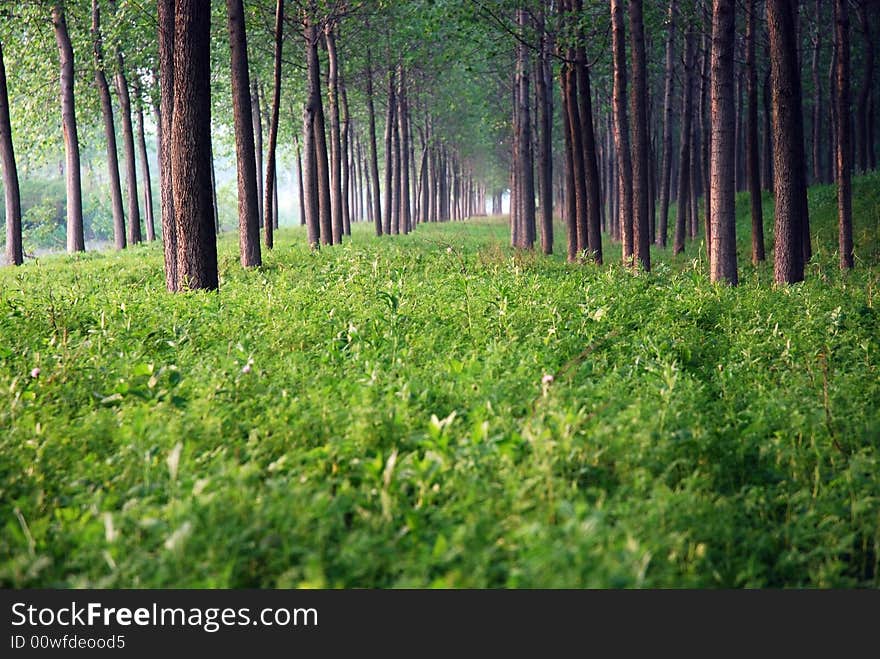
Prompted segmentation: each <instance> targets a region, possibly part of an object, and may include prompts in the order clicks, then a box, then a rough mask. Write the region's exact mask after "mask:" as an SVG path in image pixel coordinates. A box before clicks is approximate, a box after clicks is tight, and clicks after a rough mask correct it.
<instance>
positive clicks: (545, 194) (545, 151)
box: [481, 7, 553, 254]
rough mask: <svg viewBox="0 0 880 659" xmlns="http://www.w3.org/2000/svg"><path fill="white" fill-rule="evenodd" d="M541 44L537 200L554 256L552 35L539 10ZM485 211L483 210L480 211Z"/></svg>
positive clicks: (547, 249)
mask: <svg viewBox="0 0 880 659" xmlns="http://www.w3.org/2000/svg"><path fill="white" fill-rule="evenodd" d="M537 28H538V33H539V37H540V45H539V50H538V57H537V58H536V62H535V93H536V94H537V106H538V107H537V109H538V116H537V120H538V129H537V138H538V198H539V204H540V209H541V219H540V225H541V226H540V232H541V251H542V252H543V253H544V254H552V253H553V158H552V149H553V98H552V88H553V80H552V78H551V75H552V74H551V69H550V35H549V34H548V33H547V31H546V29H545V24H544V9H543V7H541V8H540V9H539V11H538V25H537ZM481 212H482V209H481Z"/></svg>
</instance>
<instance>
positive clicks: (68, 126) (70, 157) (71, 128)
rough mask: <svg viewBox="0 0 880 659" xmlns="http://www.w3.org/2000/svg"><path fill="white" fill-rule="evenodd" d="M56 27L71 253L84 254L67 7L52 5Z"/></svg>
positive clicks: (68, 236) (68, 246)
mask: <svg viewBox="0 0 880 659" xmlns="http://www.w3.org/2000/svg"><path fill="white" fill-rule="evenodd" d="M52 25H53V27H54V29H55V41H56V43H57V45H58V54H59V59H60V68H61V125H62V128H63V130H64V151H65V154H66V160H65V173H66V175H67V251H68V252H70V253H73V252H83V251H85V249H86V241H85V236H84V235H83V212H82V183H81V179H80V164H79V136H78V134H77V129H76V103H75V102H74V91H73V84H74V64H73V48H72V47H71V45H70V36H69V34H68V32H67V20H66V19H65V17H64V6H63V4H62V3H60V2H56V3H55V4H54V5H52Z"/></svg>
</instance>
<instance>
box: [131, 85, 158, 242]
mask: <svg viewBox="0 0 880 659" xmlns="http://www.w3.org/2000/svg"><path fill="white" fill-rule="evenodd" d="M133 88H134V95H135V104H134V125H135V131H136V132H137V150H138V158H140V161H141V178H143V181H144V185H143V188H144V215H145V218H144V219H145V224H146V226H147V241H148V242H153V241H154V240H156V221H155V218H154V216H153V184H152V181H150V161H149V160H148V158H147V138H146V136H145V135H144V104H143V97H142V96H141V84H140V81H139V80H138V78H137V76H135V78H134V82H133Z"/></svg>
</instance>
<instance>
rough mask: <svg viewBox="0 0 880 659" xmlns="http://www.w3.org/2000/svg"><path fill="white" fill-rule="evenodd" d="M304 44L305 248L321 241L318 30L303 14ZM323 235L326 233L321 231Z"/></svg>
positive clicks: (316, 246) (316, 245) (314, 247)
mask: <svg viewBox="0 0 880 659" xmlns="http://www.w3.org/2000/svg"><path fill="white" fill-rule="evenodd" d="M303 24H304V27H303V36H304V38H305V46H306V67H307V70H308V77H309V87H308V89H309V93H308V98H307V99H306V103H305V105H304V106H303V165H304V168H303V181H304V195H303V196H304V200H305V203H304V208H305V220H306V234H307V236H308V241H309V247H310V248H311V249H317V248H318V246H319V244H320V243H321V237H322V236H321V231H322V227H321V202H320V198H319V194H320V193H319V190H318V188H319V187H320V186H319V183H318V153H317V131H316V129H315V123H316V121H317V114H318V106H319V105H320V103H321V81H320V77H319V76H320V72H319V69H318V29H317V28H316V27H315V25H314V24H313V23H312V22H311V19H309V18H308V17H307V16H306V17H304V21H303ZM324 235H325V236H326V234H324Z"/></svg>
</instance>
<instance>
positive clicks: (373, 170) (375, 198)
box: [366, 48, 382, 236]
mask: <svg viewBox="0 0 880 659" xmlns="http://www.w3.org/2000/svg"><path fill="white" fill-rule="evenodd" d="M366 78H367V114H368V115H369V124H370V126H369V128H370V167H369V177H368V180H369V181H370V182H371V188H372V190H371V193H372V194H371V195H370V198H369V199H368V203H369V204H370V207H371V208H372V215H373V220H374V222H375V226H376V235H377V236H381V235H382V204H381V201H380V200H381V196H380V191H379V154H378V148H377V145H376V108H375V105H374V103H373V58H372V53H371V51H370V49H369V48H367V72H366Z"/></svg>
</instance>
